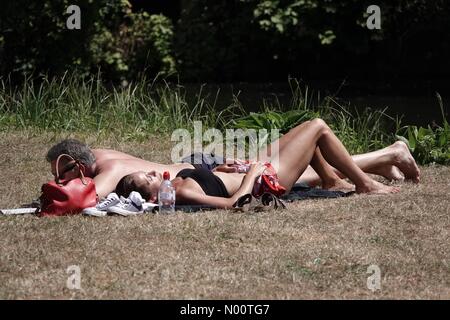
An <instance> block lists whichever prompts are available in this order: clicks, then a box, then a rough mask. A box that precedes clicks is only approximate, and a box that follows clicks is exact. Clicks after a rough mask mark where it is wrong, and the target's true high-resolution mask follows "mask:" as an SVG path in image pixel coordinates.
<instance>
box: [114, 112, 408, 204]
mask: <svg viewBox="0 0 450 320" xmlns="http://www.w3.org/2000/svg"><path fill="white" fill-rule="evenodd" d="M269 148H270V146H269ZM318 148H320V152H319V151H318ZM271 151H272V154H271V156H270V159H278V163H273V162H272V164H273V166H274V167H275V168H276V170H277V175H278V178H279V183H280V184H281V186H283V187H284V188H285V189H286V190H287V192H289V190H290V189H291V188H292V186H293V185H294V184H295V183H296V182H297V180H298V179H299V178H300V176H301V175H302V174H303V173H304V171H305V170H306V168H307V167H308V165H309V164H311V166H312V167H313V168H314V169H316V170H323V168H319V169H317V168H318V163H320V162H323V161H325V160H326V162H328V163H330V164H331V165H332V166H333V167H335V168H337V169H338V170H339V171H340V172H342V173H343V174H344V175H345V176H346V177H348V178H349V179H350V180H351V181H352V182H353V183H354V185H355V190H356V192H357V193H365V194H389V193H397V192H399V190H400V189H399V188H398V187H393V186H387V185H384V184H382V183H380V182H377V181H375V180H373V179H372V178H370V177H369V176H368V175H367V174H366V173H364V172H363V171H362V170H361V169H360V168H359V167H358V166H357V165H356V163H355V161H354V160H353V159H352V158H351V156H350V154H349V153H348V152H347V150H346V149H345V147H344V146H343V144H342V143H341V141H340V140H339V139H338V138H337V137H336V136H335V134H334V133H333V131H332V130H331V129H330V127H329V126H328V125H327V124H326V123H325V122H324V121H323V120H321V119H315V120H312V121H308V122H306V123H303V124H302V125H300V126H298V127H296V128H294V129H292V130H291V131H289V132H288V133H287V134H286V135H285V136H283V138H281V139H280V145H279V148H278V150H271ZM264 154H266V153H264ZM270 159H266V160H269V161H270ZM263 161H265V160H264V159H263ZM265 169H266V166H265V165H264V164H263V163H261V162H257V163H254V164H252V165H251V167H250V170H249V171H248V173H246V174H241V173H224V172H211V171H208V170H205V169H185V170H182V171H181V172H180V173H179V174H178V175H177V177H176V178H175V179H173V180H172V184H173V186H174V188H175V190H176V194H177V196H176V201H177V203H178V204H188V205H189V204H193V205H208V206H213V207H216V208H232V207H233V204H235V203H236V201H237V200H238V199H239V198H240V197H241V196H243V195H246V194H249V193H252V191H253V187H254V184H255V180H256V179H257V178H258V177H259V176H260V175H261V174H263V172H264V170H265ZM161 182H162V176H161V173H160V172H156V171H152V172H150V173H145V172H143V171H140V172H135V173H132V174H130V175H127V176H125V177H124V178H122V179H121V180H120V182H119V184H118V186H117V188H116V192H118V194H119V195H122V196H124V197H127V196H128V194H129V193H131V192H132V191H137V192H139V193H140V194H141V196H142V197H143V198H144V199H145V200H147V201H150V202H156V201H157V195H158V190H159V187H160V185H161Z"/></svg>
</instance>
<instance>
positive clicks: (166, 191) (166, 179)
mask: <svg viewBox="0 0 450 320" xmlns="http://www.w3.org/2000/svg"><path fill="white" fill-rule="evenodd" d="M158 205H159V213H160V214H170V213H173V212H175V188H174V187H173V186H172V182H170V173H169V172H167V171H165V172H164V174H163V182H162V183H161V186H160V187H159V192H158Z"/></svg>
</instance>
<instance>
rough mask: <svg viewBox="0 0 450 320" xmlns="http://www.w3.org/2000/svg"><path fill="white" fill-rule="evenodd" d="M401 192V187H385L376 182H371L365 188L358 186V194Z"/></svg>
mask: <svg viewBox="0 0 450 320" xmlns="http://www.w3.org/2000/svg"><path fill="white" fill-rule="evenodd" d="M398 192H400V188H399V187H391V186H387V185H384V184H382V183H380V182H377V181H375V180H370V182H368V183H367V184H366V185H364V186H357V187H356V193H365V194H389V193H398Z"/></svg>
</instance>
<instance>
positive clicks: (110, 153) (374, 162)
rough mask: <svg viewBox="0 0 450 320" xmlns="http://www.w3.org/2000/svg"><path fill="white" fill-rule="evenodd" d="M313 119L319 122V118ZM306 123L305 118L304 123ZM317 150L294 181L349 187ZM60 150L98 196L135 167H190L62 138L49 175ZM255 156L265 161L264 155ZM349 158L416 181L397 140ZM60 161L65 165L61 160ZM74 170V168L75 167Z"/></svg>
mask: <svg viewBox="0 0 450 320" xmlns="http://www.w3.org/2000/svg"><path fill="white" fill-rule="evenodd" d="M314 121H315V122H320V120H314ZM309 123H310V122H306V123H305V125H306V124H309ZM301 126H302V125H300V126H298V127H296V128H294V129H292V130H291V131H290V133H289V134H286V135H284V136H282V137H281V138H280V139H279V140H278V143H279V146H280V148H281V147H282V146H286V145H289V144H291V143H293V144H294V145H295V142H294V141H296V139H295V138H296V137H295V136H296V134H297V132H298V130H299V129H298V128H301ZM300 150H301V149H300ZM321 153H322V150H321V147H320V146H319V147H316V148H315V150H314V157H313V158H312V162H311V166H308V167H307V168H306V170H304V172H303V173H302V175H301V176H300V178H299V181H298V182H303V183H307V184H308V185H310V186H317V185H319V184H321V185H322V188H324V189H329V190H342V191H347V190H348V189H349V188H352V186H351V185H349V184H348V183H347V182H346V181H344V180H342V178H345V177H346V175H345V173H343V172H341V171H340V170H337V169H336V168H333V167H332V166H330V164H328V162H326V161H325V160H324V159H323V157H322V155H321ZM61 154H68V155H70V156H72V157H73V158H74V159H76V160H78V161H79V162H80V163H81V168H82V169H81V170H83V173H84V175H85V176H88V177H91V178H93V179H94V182H95V186H96V190H97V194H98V196H99V199H101V198H103V197H106V196H107V195H108V194H109V193H111V192H113V191H114V189H115V187H116V185H117V183H118V182H119V181H120V179H122V178H123V177H124V176H126V175H128V174H131V173H133V172H136V171H137V170H141V171H144V172H150V171H156V172H164V171H169V173H170V176H171V177H175V176H176V175H177V174H178V173H179V172H180V171H181V170H183V169H193V168H194V166H193V165H192V164H190V163H176V164H170V165H165V164H159V163H155V162H150V161H147V160H143V159H139V158H137V157H134V156H132V155H129V154H126V153H123V152H119V151H115V150H110V149H90V148H89V147H88V146H87V145H86V144H84V143H82V142H80V141H77V140H74V139H66V140H63V141H61V142H59V143H58V144H56V145H54V146H53V147H51V148H50V150H49V151H48V152H47V156H46V158H47V161H49V162H50V163H51V170H52V173H53V175H55V172H56V170H55V165H56V159H57V158H58V156H59V155H61ZM202 159H203V158H202ZM250 160H256V159H250ZM259 160H260V161H265V160H267V159H259ZM353 161H354V162H355V163H356V165H357V166H358V167H359V168H360V169H361V170H363V171H364V172H366V173H371V174H376V175H380V176H383V177H385V178H386V179H388V180H389V181H392V180H402V179H403V178H406V179H411V180H413V181H415V182H418V181H419V177H420V172H419V169H418V167H417V165H416V163H415V161H414V159H413V157H412V156H411V153H410V152H409V149H408V147H407V146H406V144H404V143H403V142H400V141H398V142H396V143H394V144H393V145H391V146H389V147H386V148H384V149H381V150H377V151H374V152H370V153H366V154H362V155H356V156H353ZM232 162H233V161H232ZM60 165H61V166H64V165H65V163H64V160H63V163H61V164H60ZM209 168H210V169H211V170H214V171H215V172H231V173H232V172H236V168H235V167H234V166H232V165H229V164H223V165H218V166H209ZM74 170H77V169H76V168H75V169H74ZM71 175H72V176H73V177H77V176H78V173H77V172H68V173H66V175H65V178H66V179H70V176H71Z"/></svg>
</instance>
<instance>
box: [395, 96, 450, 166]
mask: <svg viewBox="0 0 450 320" xmlns="http://www.w3.org/2000/svg"><path fill="white" fill-rule="evenodd" d="M437 98H438V101H439V106H440V108H441V111H442V116H443V124H442V126H438V125H435V126H434V128H433V127H431V126H430V125H429V126H428V127H427V128H424V127H420V128H418V127H417V126H406V127H403V128H401V129H400V130H399V133H398V135H397V137H398V138H399V139H401V140H402V141H404V142H406V143H407V144H408V146H409V148H410V149H411V151H412V153H413V156H414V158H415V159H416V161H418V162H419V163H420V164H428V163H439V164H450V125H449V124H448V122H447V120H446V118H445V115H444V106H443V103H442V98H441V96H440V95H439V94H437Z"/></svg>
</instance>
